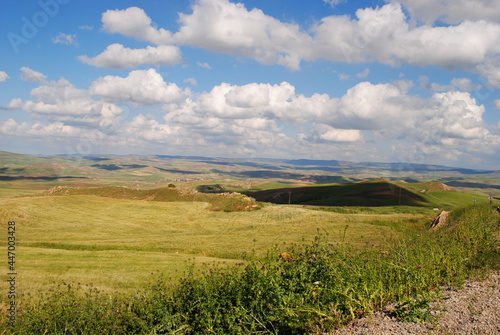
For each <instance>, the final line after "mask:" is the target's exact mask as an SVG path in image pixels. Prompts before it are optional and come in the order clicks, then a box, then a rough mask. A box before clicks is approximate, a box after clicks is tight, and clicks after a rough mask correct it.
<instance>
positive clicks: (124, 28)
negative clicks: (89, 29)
mask: <svg viewBox="0 0 500 335" xmlns="http://www.w3.org/2000/svg"><path fill="white" fill-rule="evenodd" d="M102 23H103V28H104V30H106V31H108V32H110V33H120V34H122V35H125V36H131V37H134V38H136V39H139V40H143V41H148V42H151V43H154V44H168V43H170V41H171V39H172V34H171V33H170V32H169V31H167V30H165V29H162V28H160V29H157V28H155V27H153V25H152V20H151V18H150V17H149V16H147V14H146V13H145V12H144V10H143V9H142V8H138V7H130V8H127V9H124V10H107V11H106V12H104V13H103V14H102Z"/></svg>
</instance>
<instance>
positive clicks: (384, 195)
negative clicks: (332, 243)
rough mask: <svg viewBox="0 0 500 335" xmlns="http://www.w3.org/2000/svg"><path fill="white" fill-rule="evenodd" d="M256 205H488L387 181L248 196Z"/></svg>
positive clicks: (443, 190)
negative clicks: (256, 202)
mask: <svg viewBox="0 0 500 335" xmlns="http://www.w3.org/2000/svg"><path fill="white" fill-rule="evenodd" d="M246 194H247V195H248V196H251V197H253V198H254V199H256V200H257V201H262V202H271V203H276V204H288V203H290V204H301V205H315V206H370V207H378V206H398V205H403V206H419V207H421V206H425V207H455V206H457V205H461V204H466V203H472V201H473V199H477V200H481V201H485V196H484V195H478V194H472V193H465V192H457V191H454V190H453V189H452V188H451V187H448V186H446V185H445V184H442V183H411V184H410V183H405V182H392V181H388V180H384V179H377V180H370V181H363V182H358V183H348V184H334V185H326V186H306V187H297V188H279V189H270V190H262V191H257V192H247V193H246Z"/></svg>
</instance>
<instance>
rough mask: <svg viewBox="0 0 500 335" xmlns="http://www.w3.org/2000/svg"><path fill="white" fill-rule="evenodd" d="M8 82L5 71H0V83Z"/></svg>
mask: <svg viewBox="0 0 500 335" xmlns="http://www.w3.org/2000/svg"><path fill="white" fill-rule="evenodd" d="M7 80H9V75H8V74H7V73H6V72H5V71H0V83H3V82H4V81H7Z"/></svg>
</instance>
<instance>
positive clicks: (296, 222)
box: [0, 195, 430, 299]
mask: <svg viewBox="0 0 500 335" xmlns="http://www.w3.org/2000/svg"><path fill="white" fill-rule="evenodd" d="M0 208H1V212H0V213H1V214H0V219H1V222H2V233H1V236H2V238H3V239H4V240H5V236H6V233H7V228H6V223H7V221H9V220H14V221H16V225H17V233H16V234H17V240H18V249H17V253H18V256H17V262H18V272H19V287H20V289H22V290H23V291H24V292H27V291H35V290H37V289H43V288H47V287H50V285H52V283H53V282H54V281H56V282H61V281H74V282H76V281H79V282H82V283H93V284H94V285H96V286H97V287H100V288H102V289H106V290H125V291H126V290H134V289H136V288H138V287H141V285H143V284H144V282H145V281H146V280H148V278H150V277H151V272H158V271H159V272H162V273H164V274H166V276H167V277H172V278H173V279H175V278H177V277H179V276H180V275H181V274H182V271H183V270H184V269H185V261H186V260H187V259H189V258H190V259H194V260H195V261H196V262H210V261H224V262H229V263H233V262H237V261H239V260H241V258H242V255H243V254H245V253H246V254H247V255H254V256H256V257H259V256H263V255H265V253H266V252H267V250H268V249H270V248H271V247H273V246H274V245H276V244H283V243H288V244H290V243H294V242H302V241H310V240H311V239H312V238H313V237H314V236H315V235H316V234H317V230H318V228H319V229H320V231H321V232H323V233H327V234H329V236H330V238H331V239H332V241H337V242H341V241H346V242H347V241H348V242H353V243H354V244H357V245H362V244H364V243H366V242H369V243H370V244H382V243H385V242H386V241H388V240H389V239H391V238H393V237H395V236H398V234H400V233H401V232H400V231H401V229H399V228H398V227H401V225H405V224H412V225H415V224H420V225H422V226H423V225H424V224H425V222H427V221H429V219H430V217H429V215H424V214H418V213H413V214H397V213H391V214H377V213H372V214H366V213H365V214H350V215H345V214H339V213H333V212H324V211H316V210H312V209H306V208H300V207H293V206H291V207H289V206H280V205H267V206H264V208H262V209H260V210H255V211H250V212H248V211H240V212H238V211H235V212H217V211H211V210H210V205H209V204H208V203H202V202H160V201H144V200H127V199H113V198H108V197H100V196H92V195H73V196H41V197H22V198H15V199H1V200H0ZM346 225H349V227H348V229H347V230H345V227H346ZM2 299H4V297H2Z"/></svg>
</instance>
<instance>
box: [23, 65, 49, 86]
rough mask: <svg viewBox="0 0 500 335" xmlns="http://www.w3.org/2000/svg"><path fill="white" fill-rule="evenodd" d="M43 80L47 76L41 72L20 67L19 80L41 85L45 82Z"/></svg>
mask: <svg viewBox="0 0 500 335" xmlns="http://www.w3.org/2000/svg"><path fill="white" fill-rule="evenodd" d="M45 78H47V76H46V75H44V74H43V73H41V72H38V71H34V70H32V69H30V68H29V67H25V66H23V67H21V79H22V80H24V81H34V82H39V83H41V82H44V81H45Z"/></svg>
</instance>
